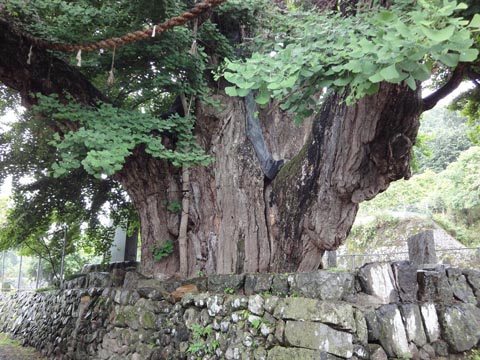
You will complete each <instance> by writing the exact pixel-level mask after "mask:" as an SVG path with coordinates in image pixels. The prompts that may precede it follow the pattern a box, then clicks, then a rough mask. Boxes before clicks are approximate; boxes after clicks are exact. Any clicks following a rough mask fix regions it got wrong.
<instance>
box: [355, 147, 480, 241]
mask: <svg viewBox="0 0 480 360" xmlns="http://www.w3.org/2000/svg"><path fill="white" fill-rule="evenodd" d="M386 211H396V212H399V211H400V212H406V211H407V212H414V213H418V214H424V215H427V216H429V217H431V218H432V219H433V220H435V221H436V222H437V223H438V224H439V225H441V226H442V227H443V228H444V229H445V230H447V231H448V232H450V233H451V234H452V235H453V236H454V237H456V238H457V240H459V241H461V242H462V243H463V244H465V245H472V246H473V245H475V246H479V245H480V239H479V238H478V233H479V231H480V147H476V146H474V147H471V148H469V149H468V150H466V151H464V152H462V153H461V155H460V156H459V158H458V160H457V161H454V162H452V163H451V164H449V165H448V166H447V167H446V169H445V170H442V171H440V172H439V173H434V172H433V171H431V170H427V171H426V172H424V173H422V174H419V175H415V176H414V177H412V178H411V179H410V180H408V181H405V180H400V181H397V182H395V183H392V184H391V186H390V187H389V189H388V190H387V191H385V192H384V193H382V194H380V195H378V196H377V197H376V198H375V199H373V200H371V201H368V202H366V203H364V204H362V205H361V211H360V213H359V215H360V216H366V215H374V214H382V213H385V212H386Z"/></svg>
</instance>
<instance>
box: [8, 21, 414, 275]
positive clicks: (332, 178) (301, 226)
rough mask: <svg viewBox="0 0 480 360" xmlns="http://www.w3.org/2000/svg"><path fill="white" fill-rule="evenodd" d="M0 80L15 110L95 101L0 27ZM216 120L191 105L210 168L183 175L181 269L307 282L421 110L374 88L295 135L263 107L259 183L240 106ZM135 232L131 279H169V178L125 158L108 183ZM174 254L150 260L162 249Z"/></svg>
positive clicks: (399, 154)
mask: <svg viewBox="0 0 480 360" xmlns="http://www.w3.org/2000/svg"><path fill="white" fill-rule="evenodd" d="M0 43H1V44H2V46H1V50H0V81H2V82H3V83H4V84H6V85H7V86H10V87H12V88H14V89H17V90H18V91H19V92H20V94H21V95H22V98H23V99H24V103H25V105H27V106H30V105H31V104H32V102H33V99H32V98H31V95H30V94H31V92H32V91H38V92H42V93H44V94H49V93H58V94H63V92H64V91H67V92H70V93H71V94H72V95H73V96H74V98H75V99H77V100H78V101H80V102H82V103H85V104H90V105H91V104H94V103H95V100H97V99H102V98H103V97H102V94H101V93H99V92H98V91H97V90H96V89H95V88H94V87H93V86H92V85H91V84H90V83H89V82H88V81H87V80H86V79H85V78H84V77H83V76H82V75H81V74H80V73H79V72H78V71H77V70H76V69H74V68H72V67H70V66H69V65H67V64H65V63H64V62H62V61H60V60H57V59H55V58H54V57H52V55H50V54H48V53H46V52H43V51H41V50H36V52H35V53H34V54H35V57H34V59H33V60H32V64H31V65H27V64H26V59H27V56H28V51H29V45H28V44H27V43H24V42H23V40H22V39H21V37H20V36H18V35H17V34H16V33H15V32H14V31H12V30H11V28H9V26H8V24H6V23H4V22H2V21H1V19H0ZM218 98H219V99H220V100H221V102H222V103H223V105H224V106H223V110H222V111H219V110H218V109H212V108H208V107H203V106H201V104H198V105H197V127H196V133H197V136H198V139H199V141H200V143H201V145H202V146H203V147H204V148H205V149H206V151H207V152H209V153H210V154H211V156H212V157H213V159H214V163H213V164H212V165H210V166H207V167H196V168H191V174H190V194H191V197H190V209H189V213H190V219H189V224H188V227H187V230H188V242H187V243H188V249H187V252H188V259H189V263H188V269H187V273H188V274H190V275H192V274H195V273H196V272H197V271H205V272H207V273H232V272H257V271H296V270H299V271H307V270H313V269H316V268H318V267H320V266H321V257H322V254H323V252H324V251H325V250H333V249H336V248H337V247H338V246H340V245H341V244H342V242H343V241H344V239H345V237H346V236H347V234H348V232H349V230H350V228H351V226H352V223H353V221H354V218H355V214H356V212H357V208H358V203H360V202H361V201H363V200H366V199H370V198H372V197H374V196H375V195H376V194H377V193H378V192H381V191H383V190H385V189H386V188H387V187H388V184H389V183H390V182H391V181H394V180H396V179H399V178H402V177H405V178H408V177H409V175H410V173H409V161H410V150H411V147H412V144H413V143H414V141H415V137H416V133H417V129H418V118H419V115H420V113H421V111H422V102H421V99H420V98H419V94H418V93H417V92H413V91H411V90H410V89H408V88H407V87H406V86H403V85H388V84H382V86H381V87H380V90H379V92H378V93H377V94H375V95H373V96H370V97H367V98H364V99H362V100H360V101H359V102H358V103H357V104H355V105H353V106H350V107H348V106H347V105H346V104H345V102H344V97H343V96H341V95H333V96H331V97H330V98H329V99H328V100H327V101H326V103H325V104H324V105H323V107H322V110H321V112H320V115H319V116H318V118H316V119H314V120H309V121H306V122H305V123H304V124H303V125H302V126H300V127H296V126H294V125H293V123H292V122H291V121H290V119H288V117H287V116H286V115H285V114H283V113H282V112H281V111H279V110H278V108H277V107H276V106H275V105H272V106H271V107H270V108H269V109H268V110H265V111H261V112H260V113H261V114H260V115H261V116H260V117H261V125H262V128H263V135H264V138H265V140H266V142H267V145H268V147H269V149H270V152H271V153H272V155H273V157H274V158H275V159H286V160H287V163H286V165H285V166H284V167H283V168H282V170H281V171H280V173H278V175H277V177H276V178H275V179H274V180H273V181H268V180H266V179H265V177H264V175H263V173H262V171H261V169H260V166H259V163H258V160H257V158H256V155H255V152H254V149H253V146H252V145H251V143H250V142H249V140H248V139H247V137H246V132H245V106H244V102H243V100H242V99H232V98H228V97H226V96H218ZM115 178H116V179H117V180H118V181H119V182H120V183H121V184H122V185H123V187H124V188H125V190H126V191H127V192H128V194H129V195H130V197H131V199H132V202H133V203H134V205H135V207H136V208H137V210H138V212H139V216H140V222H141V237H142V267H141V269H142V271H143V272H144V273H146V274H159V273H175V272H177V271H178V270H179V261H178V257H179V252H178V235H179V233H178V232H179V224H180V214H178V213H175V212H172V211H169V210H168V207H169V204H170V203H172V202H173V201H181V199H182V196H181V195H182V191H181V189H182V187H181V181H180V178H181V172H180V170H179V169H178V168H174V167H172V166H171V165H169V164H167V163H165V162H164V161H162V160H158V159H153V158H152V157H150V156H149V155H147V154H146V153H145V152H144V151H142V149H136V151H135V153H134V154H132V156H130V157H129V158H128V159H127V161H126V164H125V166H124V168H123V169H122V170H121V171H119V172H118V173H117V174H115ZM169 240H170V241H173V242H174V244H175V250H174V253H173V254H171V255H169V256H166V257H164V258H162V259H159V261H158V262H156V261H154V259H153V255H152V254H153V252H155V249H157V250H158V249H160V248H161V247H162V246H163V244H165V243H167V242H168V241H169Z"/></svg>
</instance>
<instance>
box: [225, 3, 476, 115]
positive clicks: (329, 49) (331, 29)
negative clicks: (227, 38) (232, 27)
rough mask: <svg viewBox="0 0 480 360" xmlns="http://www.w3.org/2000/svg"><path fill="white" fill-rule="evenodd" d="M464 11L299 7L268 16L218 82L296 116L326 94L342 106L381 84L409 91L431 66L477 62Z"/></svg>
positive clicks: (443, 6)
mask: <svg viewBox="0 0 480 360" xmlns="http://www.w3.org/2000/svg"><path fill="white" fill-rule="evenodd" d="M465 9H467V5H466V4H464V3H458V2H457V1H455V0H454V1H449V0H444V1H439V0H419V1H415V2H412V1H409V0H408V1H405V0H403V1H395V2H394V4H393V5H392V6H391V7H390V8H389V9H384V8H377V7H376V6H373V7H365V8H360V9H358V11H357V14H356V15H355V16H348V17H345V16H344V14H342V13H340V12H324V13H322V14H321V15H319V14H318V11H316V9H313V10H310V11H305V10H304V9H303V8H299V9H296V10H294V11H289V12H287V13H286V14H285V13H282V14H281V15H279V14H277V13H274V14H273V16H274V19H275V20H274V21H272V22H271V24H272V27H271V28H269V29H268V32H267V33H262V34H261V35H260V36H259V37H258V38H257V39H256V45H257V47H258V49H257V50H256V51H255V52H254V53H253V54H252V56H251V57H250V58H248V59H246V60H245V61H233V62H227V65H226V70H225V72H224V76H225V78H226V79H227V80H228V81H230V82H231V83H232V84H234V85H235V86H233V87H229V88H227V89H226V91H227V93H229V94H230V95H239V96H245V95H246V94H247V93H248V92H249V91H251V90H258V95H257V97H256V101H257V103H259V104H266V103H267V102H268V101H269V99H270V97H273V98H275V99H277V100H278V101H280V102H281V107H282V108H283V109H288V110H290V111H292V112H294V113H295V114H296V115H297V116H300V117H302V116H306V115H309V114H311V113H312V112H313V109H315V108H318V106H317V107H315V105H316V103H317V102H318V100H319V97H318V95H319V94H322V92H324V89H326V88H328V89H336V90H338V91H342V90H344V89H347V88H348V89H349V96H348V98H347V101H354V99H358V98H360V97H363V96H365V95H366V94H371V93H375V92H376V91H377V89H378V83H380V82H381V81H387V82H391V83H400V82H401V81H405V83H406V84H407V85H408V86H409V87H410V88H412V89H416V87H417V85H418V82H421V81H425V80H427V79H429V78H430V76H431V73H432V70H433V68H435V67H440V68H445V67H447V68H448V67H455V66H456V65H457V64H458V63H459V62H472V61H474V60H476V58H477V56H478V49H477V48H476V45H477V44H475V32H476V31H478V30H479V29H480V15H478V14H477V15H475V16H474V17H473V19H472V20H471V21H468V20H465V19H464V18H462V17H460V16H459V12H460V11H461V10H465ZM320 100H322V97H320Z"/></svg>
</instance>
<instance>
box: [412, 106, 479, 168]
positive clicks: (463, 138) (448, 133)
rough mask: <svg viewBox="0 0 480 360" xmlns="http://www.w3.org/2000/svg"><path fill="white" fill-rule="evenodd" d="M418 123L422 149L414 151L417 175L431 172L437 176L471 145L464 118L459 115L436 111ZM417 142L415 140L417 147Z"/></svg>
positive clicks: (430, 112)
mask: <svg viewBox="0 0 480 360" xmlns="http://www.w3.org/2000/svg"><path fill="white" fill-rule="evenodd" d="M421 124H422V125H421V130H420V134H419V139H421V148H420V149H418V148H416V149H415V156H416V161H417V172H420V173H422V172H425V171H426V170H427V169H430V170H432V171H434V172H436V173H439V172H440V171H442V170H445V168H446V167H447V165H448V164H450V163H452V162H454V161H455V160H457V158H458V156H459V155H460V153H461V152H462V151H464V150H467V149H468V148H469V147H470V146H471V145H472V142H471V141H470V140H469V138H468V136H467V131H468V130H467V124H466V119H465V118H464V117H461V116H459V114H458V113H455V112H452V111H449V110H447V109H445V108H435V109H433V110H431V111H429V112H426V113H424V114H423V116H422V123H421ZM418 143H419V142H418V139H417V144H416V145H418ZM416 147H417V146H416Z"/></svg>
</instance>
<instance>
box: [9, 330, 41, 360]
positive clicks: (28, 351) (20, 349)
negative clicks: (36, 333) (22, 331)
mask: <svg viewBox="0 0 480 360" xmlns="http://www.w3.org/2000/svg"><path fill="white" fill-rule="evenodd" d="M0 360H46V359H45V358H44V357H42V356H40V354H39V353H37V352H36V351H35V349H33V348H31V347H24V346H22V345H21V344H20V342H18V341H15V340H11V339H10V338H9V337H8V336H7V335H5V334H0Z"/></svg>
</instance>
